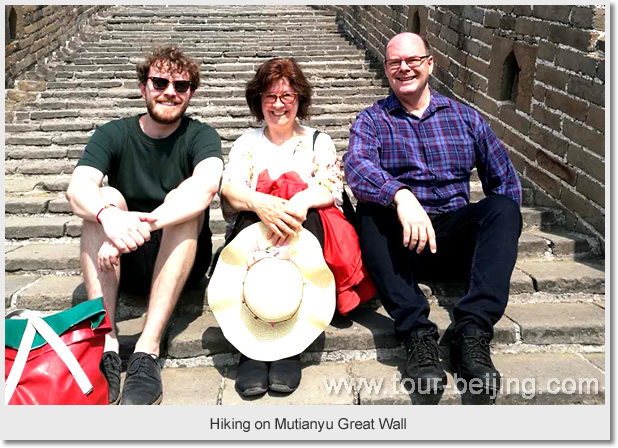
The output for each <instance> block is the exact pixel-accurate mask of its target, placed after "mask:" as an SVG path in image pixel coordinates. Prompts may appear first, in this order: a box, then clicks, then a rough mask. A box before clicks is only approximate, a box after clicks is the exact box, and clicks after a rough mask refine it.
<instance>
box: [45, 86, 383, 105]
mask: <svg viewBox="0 0 618 448" xmlns="http://www.w3.org/2000/svg"><path fill="white" fill-rule="evenodd" d="M129 83H130V84H132V86H131V87H130V88H128V87H124V84H123V82H122V81H75V82H72V83H71V82H66V81H65V82H48V83H47V90H46V91H44V92H41V94H40V98H41V100H43V99H45V100H47V99H52V100H54V101H67V100H76V101H79V100H81V99H88V98H90V99H92V98H112V99H131V98H132V99H136V98H137V99H139V98H141V94H140V91H139V89H138V88H137V81H136V80H133V81H130V82H129ZM133 84H134V85H133ZM220 92H221V89H220V88H202V87H200V88H199V89H198V90H197V91H196V92H195V95H194V97H193V99H192V101H193V100H194V99H195V100H197V99H201V98H205V99H206V100H208V101H209V102H207V103H206V104H207V105H211V104H212V105H214V106H226V105H229V106H239V105H244V106H246V105H247V102H246V100H245V98H244V94H245V91H244V87H243V88H236V89H228V95H227V96H226V97H225V98H222V97H221V95H220ZM380 95H381V96H380ZM386 95H388V88H386V87H384V88H376V87H372V88H370V89H368V88H365V89H359V88H358V87H338V88H336V89H335V88H332V86H326V87H325V88H323V89H321V88H314V97H313V98H312V103H314V104H316V105H320V104H337V103H338V102H348V101H349V100H350V97H353V100H356V102H358V103H364V102H365V100H364V99H363V98H369V97H371V98H373V97H374V96H378V97H384V96H386ZM230 100H234V102H232V103H228V101H230ZM238 100H242V103H238V102H236V101H238ZM313 100H315V101H313ZM344 100H345V101H344ZM36 104H38V103H36ZM70 105H71V103H70V102H68V103H67V106H70Z"/></svg>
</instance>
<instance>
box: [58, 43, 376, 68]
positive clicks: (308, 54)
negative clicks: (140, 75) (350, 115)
mask: <svg viewBox="0 0 618 448" xmlns="http://www.w3.org/2000/svg"><path fill="white" fill-rule="evenodd" d="M149 50H150V48H143V49H142V48H131V49H127V48H125V47H119V48H115V49H114V48H113V47H108V48H106V49H105V50H104V51H76V52H74V53H72V54H70V55H67V56H65V57H64V62H65V63H72V64H75V65H87V64H93V63H94V64H101V65H103V64H120V63H128V62H132V63H135V62H136V61H139V60H142V59H143V58H144V54H145V53H147V52H148V51H149ZM118 53H120V54H122V56H118ZM184 53H185V54H187V55H188V56H191V57H192V58H194V59H196V60H197V61H198V62H201V63H204V64H219V63H222V62H225V63H249V62H251V63H255V62H257V61H259V60H261V61H262V62H263V61H265V60H268V59H270V58H272V57H282V56H293V57H294V59H296V62H298V63H299V64H303V63H305V62H318V61H333V60H338V61H367V59H366V56H365V53H364V52H362V51H360V50H356V51H355V50H353V49H351V48H350V49H346V50H322V51H316V50H300V51H298V52H295V53H294V54H292V52H288V53H287V54H285V53H284V52H282V51H281V50H277V51H275V50H269V51H267V50H260V51H257V50H253V51H251V50H244V51H208V50H199V49H194V48H187V49H185V50H184ZM67 65H69V64H67Z"/></svg>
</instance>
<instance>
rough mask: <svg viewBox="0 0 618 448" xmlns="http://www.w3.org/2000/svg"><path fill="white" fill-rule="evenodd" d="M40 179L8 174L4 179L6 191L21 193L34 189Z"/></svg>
mask: <svg viewBox="0 0 618 448" xmlns="http://www.w3.org/2000/svg"><path fill="white" fill-rule="evenodd" d="M38 182H39V179H36V178H32V177H24V176H6V177H5V179H4V191H5V192H6V193H19V192H27V191H32V190H34V187H35V186H36V185H37V183H38Z"/></svg>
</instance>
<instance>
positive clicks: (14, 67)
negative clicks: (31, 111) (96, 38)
mask: <svg viewBox="0 0 618 448" xmlns="http://www.w3.org/2000/svg"><path fill="white" fill-rule="evenodd" d="M101 8H102V7H101V6H56V5H50V6H39V5H14V6H11V5H6V6H5V7H4V12H5V14H4V20H5V47H4V49H5V53H4V55H5V69H4V87H5V88H7V89H9V88H13V87H14V84H15V80H17V79H21V78H22V77H23V75H24V73H25V72H26V71H27V70H32V69H33V68H34V67H35V66H36V64H37V63H39V64H41V63H45V61H46V59H47V58H49V57H50V56H51V55H52V53H53V52H54V51H56V50H57V49H58V48H60V47H62V46H63V45H65V44H66V43H67V42H68V41H69V40H70V39H71V38H72V37H73V36H75V34H77V32H78V31H79V30H80V29H81V28H82V27H83V26H84V25H85V24H86V21H87V20H88V18H89V17H90V16H91V15H92V14H93V13H94V12H96V11H97V10H99V9H101Z"/></svg>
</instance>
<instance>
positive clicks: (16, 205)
mask: <svg viewBox="0 0 618 448" xmlns="http://www.w3.org/2000/svg"><path fill="white" fill-rule="evenodd" d="M55 197H56V195H50V194H45V195H40V196H39V195H37V196H33V197H28V196H26V197H23V196H22V197H5V202H4V211H5V213H15V214H17V213H32V214H35V213H45V212H46V211H47V207H48V204H49V202H50V201H51V200H53V199H54V198H55Z"/></svg>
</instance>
